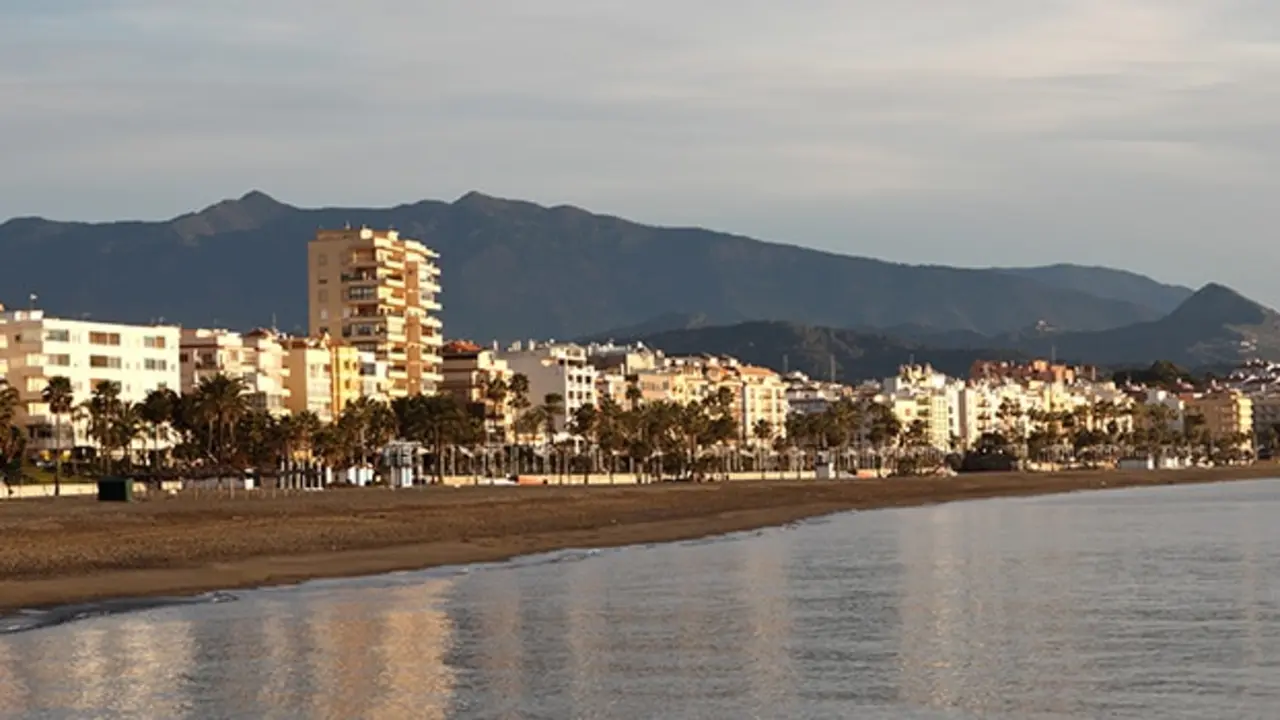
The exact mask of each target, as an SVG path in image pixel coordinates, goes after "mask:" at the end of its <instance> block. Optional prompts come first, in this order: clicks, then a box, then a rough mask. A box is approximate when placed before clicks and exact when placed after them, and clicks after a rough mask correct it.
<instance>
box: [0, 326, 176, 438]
mask: <svg viewBox="0 0 1280 720" xmlns="http://www.w3.org/2000/svg"><path fill="white" fill-rule="evenodd" d="M0 335H3V336H4V342H3V343H0V353H3V355H4V360H3V363H2V364H3V365H4V366H5V368H6V370H5V374H6V379H7V381H8V382H9V384H10V385H11V386H12V387H14V388H15V389H17V391H18V397H19V402H18V417H17V418H16V422H17V423H18V424H19V425H20V426H23V427H26V428H27V429H28V438H29V447H30V448H31V449H33V450H37V451H42V450H50V449H53V448H55V447H62V448H64V449H65V448H70V447H92V446H93V443H92V441H90V439H89V438H88V437H87V435H86V422H85V421H84V420H83V419H80V420H77V421H74V422H72V419H71V418H69V417H63V418H61V419H59V418H55V417H54V416H53V415H52V414H51V413H50V412H49V407H48V405H47V404H46V403H45V402H44V401H43V399H42V393H43V391H44V389H45V387H46V386H47V385H48V384H49V380H50V379H52V378H55V377H66V378H67V379H68V380H69V381H70V383H71V391H72V396H73V404H74V405H80V404H82V403H84V402H85V401H87V400H89V398H90V397H92V395H93V391H94V388H96V387H97V386H98V384H99V383H101V382H103V381H110V382H113V383H116V384H117V385H118V386H119V389H120V396H119V397H120V400H121V401H122V402H125V403H140V402H142V401H143V400H144V399H146V396H147V393H149V392H151V391H152V390H157V389H161V388H167V389H169V390H173V391H174V392H177V391H179V390H180V389H181V382H182V379H181V374H180V370H179V362H178V345H179V339H180V335H181V331H180V330H179V328H177V327H173V326H164V325H124V324H117V323H103V322H90V321H85V320H66V319H61V318H51V317H47V316H46V315H45V314H44V312H43V311H41V310H14V311H7V312H0ZM59 420H61V425H62V427H63V437H62V439H61V442H57V440H56V439H55V438H54V432H53V429H54V428H55V427H56V426H58V425H59Z"/></svg>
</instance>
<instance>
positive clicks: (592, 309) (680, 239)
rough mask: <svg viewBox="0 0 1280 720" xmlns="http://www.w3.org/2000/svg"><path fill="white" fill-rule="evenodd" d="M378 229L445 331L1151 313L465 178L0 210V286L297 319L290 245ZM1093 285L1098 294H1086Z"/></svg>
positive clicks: (108, 308)
mask: <svg viewBox="0 0 1280 720" xmlns="http://www.w3.org/2000/svg"><path fill="white" fill-rule="evenodd" d="M344 224H351V225H355V226H358V225H362V224H363V225H368V226H370V227H394V228H397V229H399V230H400V231H401V232H403V233H405V234H406V235H409V236H412V237H416V238H420V239H422V240H424V241H425V242H426V243H427V244H428V245H430V246H432V247H433V248H434V249H436V250H437V251H439V252H440V254H441V265H442V268H443V283H442V284H443V286H444V293H443V297H442V301H443V303H444V307H445V310H444V322H445V331H446V333H447V334H448V335H450V336H453V337H472V338H477V339H481V340H486V339H490V338H497V339H503V340H510V339H518V338H529V337H538V338H547V337H555V338H572V337H580V336H583V335H587V334H591V333H600V332H604V331H608V330H609V329H611V328H624V329H625V328H627V327H629V326H635V325H637V324H638V323H644V322H647V321H649V320H650V319H652V318H654V317H655V316H659V315H662V314H664V313H666V314H677V315H688V316H697V317H701V318H704V320H702V322H704V323H705V324H708V325H711V324H727V323H733V322H739V321H743V320H784V321H793V322H802V323H806V324H811V325H820V326H830V327H870V328H883V327H892V326H908V325H910V326H913V327H919V328H923V329H926V330H928V331H931V332H950V331H958V332H962V333H980V334H984V335H996V334H1000V333H1006V332H1010V331H1013V330H1016V329H1019V328H1026V327H1031V326H1033V325H1035V324H1036V323H1037V322H1040V321H1044V322H1047V323H1049V324H1050V325H1052V326H1054V327H1059V328H1063V329H1068V330H1102V329H1107V328H1115V327H1120V326H1124V325H1129V324H1132V323H1135V322H1142V321H1148V320H1155V319H1157V318H1158V317H1159V316H1160V315H1161V312H1159V311H1158V310H1155V309H1153V308H1152V307H1149V306H1147V305H1144V304H1142V303H1137V302H1134V301H1132V300H1131V299H1123V298H1122V299H1116V298H1113V297H1107V296H1106V294H1107V293H1111V294H1115V293H1114V292H1112V291H1111V290H1106V289H1105V288H1104V289H1103V290H1105V292H1104V291H1103V290H1099V291H1098V292H1094V291H1093V290H1091V289H1090V288H1089V287H1086V285H1087V283H1083V282H1076V283H1074V285H1072V286H1070V287H1068V286H1064V285H1063V284H1062V283H1060V282H1044V281H1042V280H1038V279H1035V278H1033V277H1028V276H1025V273H1022V274H1020V273H1018V272H1011V271H1007V270H979V269H958V268H950V267H937V266H912V265H901V264H896V263H889V262H883V261H880V260H873V259H869V258H861V257H851V256H845V255H837V254H833V253H826V252H819V251H816V250H810V249H805V248H800V247H794V246H790V245H781V244H774V243H767V242H761V241H758V240H753V239H750V238H746V237H740V236H735V235H728V234H724V233H718V232H713V231H710V230H703V229H698V228H659V227H652V226H647V225H640V224H636V223H633V222H628V221H626V220H623V219H620V218H616V217H610V216H605V215H595V214H592V213H589V212H587V211H585V210H581V209H578V208H574V207H568V206H558V207H543V206H540V205H536V204H533V203H528V202H521V201H515V200H503V199H499V198H494V197H490V196H487V195H483V194H481V193H474V192H473V193H468V194H467V195H465V196H463V197H461V198H459V199H458V200H456V201H454V202H452V203H445V202H438V201H434V200H424V201H421V202H416V203H413V204H408V205H399V206H396V207H389V208H319V209H300V208H297V207H293V206H291V205H288V204H285V203H282V202H279V201H277V200H275V199H273V198H271V197H270V196H268V195H266V194H265V193H262V192H258V191H254V192H251V193H248V194H246V195H244V196H243V197H241V198H239V199H236V200H227V201H223V202H219V203H217V204H214V205H211V206H210V207H207V208H205V209H203V210H201V211H199V212H194V213H188V214H185V215H182V216H179V217H176V218H173V219H171V220H166V221H160V222H110V223H97V224H93V223H80V222H58V221H52V220H44V219H40V218H19V219H15V220H12V221H9V222H6V223H4V224H3V225H0V253H3V257H4V262H2V263H0V292H2V293H3V297H0V302H5V301H8V302H10V303H19V302H23V301H24V299H25V298H26V296H27V294H28V293H30V292H36V293H38V294H39V296H40V303H41V306H42V307H43V308H44V309H46V310H48V311H49V312H50V313H51V314H56V315H63V316H73V317H80V316H82V315H91V316H92V317H94V318H100V319H111V320H120V321H135V322H146V321H150V320H154V319H158V318H161V317H163V318H164V319H165V320H167V321H169V322H177V323H182V324H186V325H209V324H218V325H223V326H228V327H233V328H250V327H254V326H258V325H265V324H269V323H271V322H272V321H273V318H274V321H275V322H276V324H277V326H278V327H280V328H281V329H282V330H286V331H294V330H305V327H304V326H305V322H306V321H305V318H306V302H307V300H306V262H305V258H306V249H305V246H306V243H307V241H308V240H309V239H310V238H311V237H312V236H313V234H314V233H315V230H316V229H317V228H321V227H327V228H334V227H342V226H343V225H344ZM1099 293H1102V294H1099Z"/></svg>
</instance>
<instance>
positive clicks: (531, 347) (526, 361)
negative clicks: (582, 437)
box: [498, 341, 596, 430]
mask: <svg viewBox="0 0 1280 720" xmlns="http://www.w3.org/2000/svg"><path fill="white" fill-rule="evenodd" d="M498 358H499V359H502V360H505V361H506V362H507V367H509V368H510V369H511V372H512V373H513V374H516V373H518V374H521V375H524V376H525V377H526V378H528V380H529V402H530V403H531V404H532V405H534V406H535V407H536V406H538V405H541V404H542V402H543V399H544V398H546V396H547V395H550V394H552V393H555V394H558V395H560V396H561V397H563V398H564V408H565V414H564V417H561V418H558V419H557V420H556V426H557V430H563V429H564V428H565V424H566V422H567V421H568V419H570V418H572V417H573V414H574V412H576V411H577V409H578V408H580V407H582V406H583V405H595V404H596V369H595V368H594V367H592V366H591V364H590V363H588V362H587V351H586V348H584V347H582V346H581V345H576V344H574V343H537V342H534V341H530V342H529V343H528V345H525V344H523V343H515V344H513V345H511V346H510V347H509V348H507V349H506V350H504V351H501V352H499V353H498Z"/></svg>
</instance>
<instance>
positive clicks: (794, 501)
mask: <svg viewBox="0 0 1280 720" xmlns="http://www.w3.org/2000/svg"><path fill="white" fill-rule="evenodd" d="M1274 478H1280V466H1276V465H1274V464H1271V463H1266V464H1259V465H1253V466H1249V467H1228V468H1208V469H1188V470H1174V471H1115V470H1110V471H1073V472H1063V473H1050V474H1029V473H1000V474H982V475H961V476H958V477H951V478H935V477H920V478H885V479H867V480H853V481H849V480H834V481H832V480H821V481H820V480H799V481H797V480H758V481H741V482H732V483H716V484H705V485H689V484H667V485H649V486H594V487H583V486H546V487H537V486H535V487H515V488H509V487H501V488H486V487H476V488H457V489H451V488H423V489H414V490H405V491H391V490H386V489H364V490H333V491H327V492H324V493H315V494H314V495H307V496H303V497H283V498H271V497H262V496H242V497H239V498H235V499H229V498H174V499H157V500H150V501H144V502H138V503H134V504H130V505H112V504H99V503H96V502H94V501H91V500H81V499H61V500H50V501H44V500H35V501H19V502H16V503H12V502H11V503H0V527H5V529H6V530H7V531H9V536H10V537H11V538H14V539H21V540H20V541H18V542H14V543H12V544H11V545H9V546H3V547H0V578H2V579H0V614H3V613H7V612H13V611H17V610H22V609H47V608H54V607H58V606H63V605H69V604H77V603H92V602H97V601H104V600H121V599H144V598H157V597H185V596H191V595H196V594H200V593H207V592H212V591H219V590H244V589H252V588H258V587H266V586H275V585H292V584H297V583H301V582H305V581H307V580H314V579H321V578H342V577H357V576H367V575H378V574H383V573H389V572H398V571H412V570H423V569H428V568H433V567H441V566H446V565H467V564H472V563H487V562H501V561H505V560H509V559H511V558H515V557H519V556H524V555H531V554H536V553H543V552H552V551H555V550H563V549H569V548H581V549H585V548H608V547H620V546H629V545H642V544H651V543H663V542H678V541H683V540H691V539H697V538H702V537H709V536H715V535H724V534H728V533H733V532H741V531H747V530H755V529H759V528H765V527H774V526H781V525H787V524H789V523H793V522H796V521H798V520H803V519H806V518H813V517H819V516H823V515H830V514H833V513H840V512H847V511H858V510H874V509H887V508H897V507H911V506H925V505H934V504H940V503H949V502H957V501H966V500H981V499H992V498H1000V497H1025V496H1035V495H1052V494H1061V493H1069V492H1078V491H1088V490H1103V489H1108V490H1114V489H1123V488H1135V487H1151V486H1167V485H1189V484H1205V483H1218V482H1230V481H1240V480H1262V479H1274Z"/></svg>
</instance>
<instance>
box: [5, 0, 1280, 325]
mask: <svg viewBox="0 0 1280 720" xmlns="http://www.w3.org/2000/svg"><path fill="white" fill-rule="evenodd" d="M0 98H3V99H2V100H0V219H2V218H8V217H14V216H27V215H41V216H46V217H53V218H57V219H68V220H112V219H126V218H128V219H135V218H136V219H161V218H166V217H171V216H174V215H177V214H180V213H183V212H187V211H191V210H195V209H198V208H201V207H204V206H206V205H209V204H212V203H213V202H216V201H218V200H220V199H222V198H227V197H236V196H239V195H241V194H243V193H244V192H246V191H248V190H250V189H255V188H256V189H261V190H263V191H265V192H267V193H269V194H271V195H272V196H274V197H276V198H277V199H280V200H282V201H285V202H289V203H292V204H295V205H300V206H320V205H346V206H385V205H394V204H399V203H402V202H413V201H416V200H419V199H423V198H436V199H443V200H452V199H454V198H456V197H458V196H461V195H462V194H464V193H466V192H467V191H469V190H473V189H475V190H480V191H482V192H486V193H488V194H491V195H498V196H503V197H512V198H521V199H528V200H533V201H536V202H541V203H544V204H559V203H569V204H574V205H578V206H581V207H584V208H587V209H590V210H593V211H597V212H605V213H610V214H617V215H622V216H624V217H628V218H630V219H634V220H639V221H643V222H648V223H653V224H661V225H699V226H704V227H710V228H713V229H718V230H726V231H731V232H736V233H741V234H745V235H750V236H752V237H758V238H761V239H766V240H773V241H778V242H788V243H794V244H799V245H806V246H811V247H818V248H822V249H828V250H835V251H838V252H846V253H852V254H858V255H869V256H873V257H880V258H886V259H890V260H895V261H902V262H910V263H928V264H952V265H965V266H988V265H1027V264H1045V263H1052V262H1075V263H1082V264H1103V265H1111V266H1117V267H1123V268H1127V269H1132V270H1137V271H1141V272H1144V273H1146V274H1149V275H1152V276H1153V277H1156V278H1158V279H1160V280H1164V281H1168V282H1178V283H1182V284H1187V285H1191V286H1199V285H1201V284H1203V283H1205V282H1208V281H1218V282H1224V283H1226V284H1228V285H1231V286H1233V287H1235V288H1237V289H1239V290H1241V291H1242V292H1245V293H1246V294H1248V295H1250V296H1252V297H1255V298H1257V299H1259V300H1262V301H1265V302H1268V303H1270V304H1273V305H1280V285H1277V284H1276V283H1273V282H1272V277H1273V275H1274V270H1273V268H1274V267H1276V265H1277V261H1280V246H1278V245H1277V244H1276V243H1275V242H1273V241H1272V238H1271V237H1270V233H1271V232H1272V231H1273V230H1274V229H1275V228H1277V227H1280V203H1278V202H1274V201H1273V200H1274V199H1275V198H1276V196H1277V191H1280V176H1278V175H1277V172H1276V170H1275V168H1277V167H1280V3H1275V2H1263V1H1262V0H1161V1H1158V2H1157V1H1154V0H1151V1H1140V0H967V1H966V2H963V3H961V2H955V0H912V1H911V2H903V3H888V2H883V1H882V0H791V2H787V3H782V2H778V1H777V0H698V1H697V2H688V1H687V0H682V1H677V0H645V2H635V1H632V0H537V2H526V1H524V0H430V2H422V1H421V0H363V2H359V3H354V2H333V1H330V0H219V1H218V2H210V3H189V2H181V3H179V2H172V0H57V1H56V2H55V1H53V0H5V1H4V2H3V3H0Z"/></svg>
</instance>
